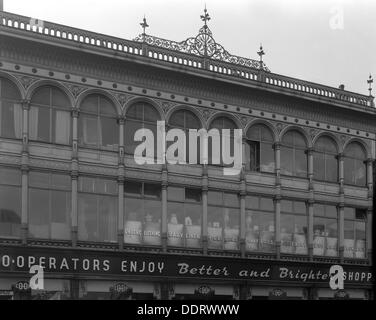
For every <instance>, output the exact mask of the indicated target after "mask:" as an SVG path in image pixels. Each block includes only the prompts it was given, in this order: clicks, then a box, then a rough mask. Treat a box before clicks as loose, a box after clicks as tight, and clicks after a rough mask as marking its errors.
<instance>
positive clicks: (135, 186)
mask: <svg viewBox="0 0 376 320" xmlns="http://www.w3.org/2000/svg"><path fill="white" fill-rule="evenodd" d="M124 192H125V194H127V195H132V196H141V194H142V183H139V182H133V181H125V185H124Z"/></svg>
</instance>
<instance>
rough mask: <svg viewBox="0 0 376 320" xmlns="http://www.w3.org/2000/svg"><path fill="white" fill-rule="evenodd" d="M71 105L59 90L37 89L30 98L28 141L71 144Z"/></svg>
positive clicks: (53, 88) (49, 88)
mask: <svg viewBox="0 0 376 320" xmlns="http://www.w3.org/2000/svg"><path fill="white" fill-rule="evenodd" d="M70 110H71V104H70V102H69V99H68V97H67V96H66V95H65V93H64V92H62V91H61V90H60V89H59V88H56V87H51V86H45V87H41V88H39V89H38V90H37V91H36V92H35V93H34V95H33V97H32V98H31V107H30V113H29V139H30V140H34V141H42V142H49V143H56V144H65V145H69V144H70V142H71V114H70Z"/></svg>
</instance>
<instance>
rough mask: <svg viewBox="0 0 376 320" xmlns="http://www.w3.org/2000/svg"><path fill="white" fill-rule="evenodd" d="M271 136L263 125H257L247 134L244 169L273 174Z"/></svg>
mask: <svg viewBox="0 0 376 320" xmlns="http://www.w3.org/2000/svg"><path fill="white" fill-rule="evenodd" d="M273 143H274V139H273V135H272V133H271V131H270V129H269V128H267V127H266V126H265V125H262V124H257V125H255V126H253V127H252V128H250V129H249V130H248V133H247V144H246V146H245V147H246V161H247V162H246V169H247V170H250V171H260V172H270V173H274V168H275V162H274V159H275V158H274V149H273Z"/></svg>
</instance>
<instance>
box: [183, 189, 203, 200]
mask: <svg viewBox="0 0 376 320" xmlns="http://www.w3.org/2000/svg"><path fill="white" fill-rule="evenodd" d="M185 199H186V201H194V202H201V200H202V191H201V189H190V188H185Z"/></svg>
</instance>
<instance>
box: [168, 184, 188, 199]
mask: <svg viewBox="0 0 376 320" xmlns="http://www.w3.org/2000/svg"><path fill="white" fill-rule="evenodd" d="M184 193H185V191H184V188H175V187H168V200H172V201H184V198H185V195H184Z"/></svg>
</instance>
